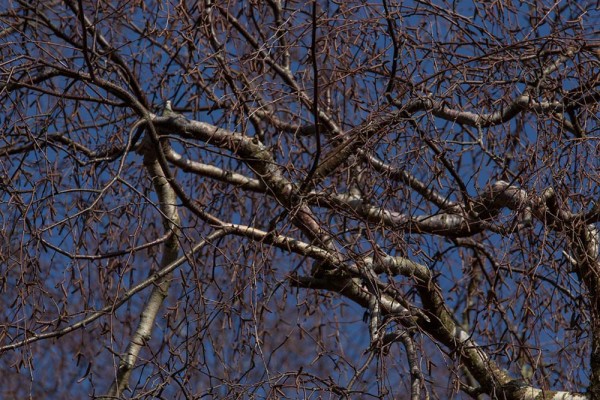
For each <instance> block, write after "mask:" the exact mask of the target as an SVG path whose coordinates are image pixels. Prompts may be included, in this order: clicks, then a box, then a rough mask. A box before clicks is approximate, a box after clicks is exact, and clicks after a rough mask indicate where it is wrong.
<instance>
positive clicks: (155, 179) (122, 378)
mask: <svg viewBox="0 0 600 400" xmlns="http://www.w3.org/2000/svg"><path fill="white" fill-rule="evenodd" d="M156 145H158V143H156ZM151 147H152V144H151V143H150V140H147V139H146V142H145V143H144V148H143V152H144V166H145V167H146V170H147V171H148V175H149V176H150V179H152V183H153V185H154V190H155V191H156V194H157V196H158V201H159V205H160V209H161V211H162V214H163V225H164V228H165V231H166V233H170V234H171V235H170V237H169V238H168V239H167V241H166V242H165V246H164V249H163V255H162V259H161V262H160V268H161V269H162V268H164V267H165V266H167V265H169V264H171V263H172V262H174V261H175V260H176V259H177V257H178V255H179V250H180V245H179V241H178V238H177V232H178V229H179V228H178V227H179V214H178V210H177V206H176V200H177V195H176V193H175V191H174V190H173V188H172V187H171V184H170V183H169V181H168V179H167V177H166V175H165V172H164V171H163V169H162V167H161V165H160V162H159V160H158V155H157V151H156V150H155V149H152V148H151ZM171 276H172V274H171V273H170V274H168V275H166V276H165V277H163V278H162V279H160V280H159V281H157V283H156V285H155V286H153V288H152V292H151V293H150V296H149V297H148V300H147V301H146V305H145V306H144V309H143V311H142V313H141V317H140V322H139V325H138V327H137V329H136V330H135V332H134V334H133V338H132V339H131V342H130V343H129V346H128V348H127V351H126V352H125V354H124V355H123V357H122V359H121V362H120V365H119V369H118V371H117V376H116V379H115V381H114V382H113V384H112V386H111V388H110V390H109V394H108V396H110V397H119V396H120V395H121V393H122V392H123V390H124V389H125V388H126V387H127V384H128V382H129V378H130V376H131V372H132V371H133V367H134V366H135V362H136V360H137V358H138V355H139V353H140V351H141V349H142V347H143V346H144V345H145V344H146V342H147V341H148V340H149V339H150V337H151V335H152V325H153V324H154V321H155V320H156V316H157V315H158V311H159V310H160V307H161V305H162V303H163V301H164V300H165V298H166V297H167V294H168V292H169V286H170V284H171Z"/></svg>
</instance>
